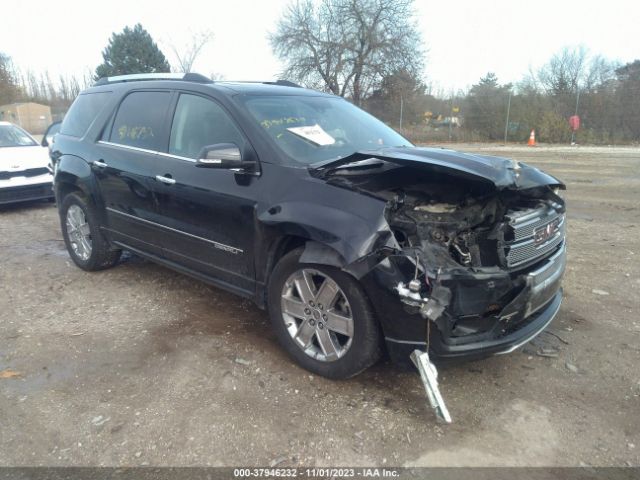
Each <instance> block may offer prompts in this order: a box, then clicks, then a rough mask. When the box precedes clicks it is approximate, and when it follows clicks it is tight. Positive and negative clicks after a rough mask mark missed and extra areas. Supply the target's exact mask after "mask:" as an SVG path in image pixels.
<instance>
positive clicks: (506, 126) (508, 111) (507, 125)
mask: <svg viewBox="0 0 640 480" xmlns="http://www.w3.org/2000/svg"><path fill="white" fill-rule="evenodd" d="M510 112H511V90H509V101H508V103H507V120H506V121H505V122H504V144H505V145H506V144H507V135H508V134H509V113H510Z"/></svg>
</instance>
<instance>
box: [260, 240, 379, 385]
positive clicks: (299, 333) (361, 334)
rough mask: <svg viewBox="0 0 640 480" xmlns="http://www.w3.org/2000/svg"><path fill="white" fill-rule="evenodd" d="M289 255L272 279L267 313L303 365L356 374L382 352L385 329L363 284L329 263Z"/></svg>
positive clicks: (338, 373) (321, 372)
mask: <svg viewBox="0 0 640 480" xmlns="http://www.w3.org/2000/svg"><path fill="white" fill-rule="evenodd" d="M301 254H302V249H298V250H294V251H292V252H290V253H288V254H287V255H285V256H284V257H283V258H282V259H281V260H280V262H279V263H278V264H277V265H276V267H275V268H274V270H273V273H272V275H271V279H270V281H269V293H268V295H269V316H270V318H271V323H272V325H273V328H274V330H275V332H276V335H277V337H278V340H279V341H280V343H281V344H282V346H283V347H284V348H285V350H286V351H287V352H288V353H289V354H290V355H291V356H292V357H293V358H294V359H295V360H296V361H297V363H299V364H300V365H301V366H302V367H304V368H306V369H307V370H310V371H312V372H314V373H317V374H318V375H322V376H325V377H329V378H334V379H341V378H349V377H352V376H354V375H356V374H358V373H360V372H361V371H363V370H365V369H366V368H367V367H369V366H371V365H373V364H374V363H375V362H376V361H377V360H378V359H379V358H380V354H381V345H380V344H381V335H380V329H379V327H378V324H377V322H376V320H375V317H374V314H373V310H372V308H371V305H370V303H369V301H368V299H367V297H366V295H365V293H364V291H363V290H362V287H361V286H360V284H359V283H358V282H357V280H355V279H354V278H353V277H351V276H350V275H348V274H347V273H345V272H343V271H341V270H339V269H337V268H335V267H330V266H327V265H317V264H305V263H300V261H299V259H300V255H301Z"/></svg>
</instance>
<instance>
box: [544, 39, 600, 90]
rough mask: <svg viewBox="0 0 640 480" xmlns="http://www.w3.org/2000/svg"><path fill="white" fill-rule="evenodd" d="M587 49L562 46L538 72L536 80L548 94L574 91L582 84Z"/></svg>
mask: <svg viewBox="0 0 640 480" xmlns="http://www.w3.org/2000/svg"><path fill="white" fill-rule="evenodd" d="M587 67H588V50H587V49H586V48H585V47H584V46H579V47H574V48H571V47H564V48H563V49H562V50H560V51H559V52H558V53H556V54H555V55H553V56H552V57H551V59H550V60H549V62H548V63H547V64H546V65H544V66H543V67H542V68H541V69H540V71H539V72H538V80H539V81H540V83H541V85H542V86H543V88H544V89H545V90H546V91H547V92H548V93H550V94H553V95H562V94H567V93H575V92H576V91H577V89H578V88H579V87H581V86H583V84H584V80H585V75H586V72H587Z"/></svg>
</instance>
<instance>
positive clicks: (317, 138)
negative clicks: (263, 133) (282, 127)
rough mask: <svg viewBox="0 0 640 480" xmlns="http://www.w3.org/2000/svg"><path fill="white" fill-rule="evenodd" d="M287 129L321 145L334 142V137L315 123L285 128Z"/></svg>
mask: <svg viewBox="0 0 640 480" xmlns="http://www.w3.org/2000/svg"><path fill="white" fill-rule="evenodd" d="M287 130H288V131H290V132H291V133H293V134H294V135H297V136H299V137H300V138H303V139H304V140H307V141H309V142H311V143H314V144H316V145H319V146H321V147H324V146H326V145H333V144H334V143H336V139H335V138H333V137H332V136H331V135H329V134H328V133H327V132H325V131H324V130H323V129H322V127H321V126H320V125H318V124H317V123H316V124H315V125H310V126H306V127H290V128H287Z"/></svg>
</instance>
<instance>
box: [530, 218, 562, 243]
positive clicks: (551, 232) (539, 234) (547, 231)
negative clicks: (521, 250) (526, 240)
mask: <svg viewBox="0 0 640 480" xmlns="http://www.w3.org/2000/svg"><path fill="white" fill-rule="evenodd" d="M559 229H560V218H556V219H555V220H553V221H551V222H549V223H547V224H546V225H542V226H541V227H538V228H536V229H535V230H534V231H533V241H534V243H535V245H536V246H538V245H541V244H543V243H546V242H547V240H549V239H551V238H553V237H555V235H556V233H558V230H559Z"/></svg>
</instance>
